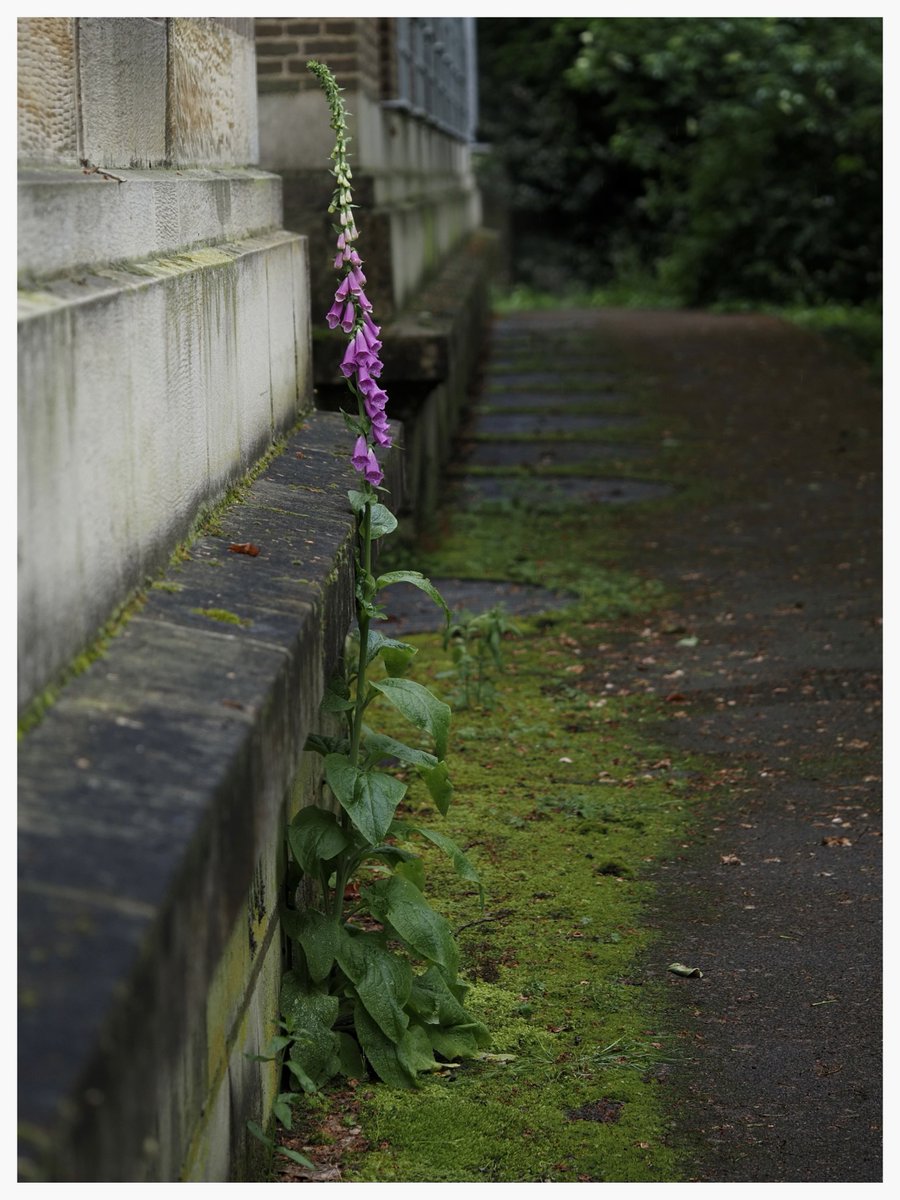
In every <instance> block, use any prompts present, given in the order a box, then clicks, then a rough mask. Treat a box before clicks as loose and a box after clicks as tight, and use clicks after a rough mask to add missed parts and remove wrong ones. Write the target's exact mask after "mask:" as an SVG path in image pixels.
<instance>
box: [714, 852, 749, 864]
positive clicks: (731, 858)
mask: <svg viewBox="0 0 900 1200" xmlns="http://www.w3.org/2000/svg"><path fill="white" fill-rule="evenodd" d="M719 862H723V863H727V864H728V865H729V866H737V867H742V866H743V865H744V863H743V860H742V859H740V858H738V856H737V855H736V854H723V855H722V856H721V857H720V858H719Z"/></svg>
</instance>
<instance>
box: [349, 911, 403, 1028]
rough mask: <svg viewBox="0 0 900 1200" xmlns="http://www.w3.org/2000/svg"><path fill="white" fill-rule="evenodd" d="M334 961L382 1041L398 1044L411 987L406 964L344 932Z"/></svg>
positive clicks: (367, 938) (376, 945)
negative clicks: (338, 965)
mask: <svg viewBox="0 0 900 1200" xmlns="http://www.w3.org/2000/svg"><path fill="white" fill-rule="evenodd" d="M337 960H338V963H339V964H340V967H341V970H342V971H343V972H344V974H345V975H346V976H347V978H348V979H349V980H350V981H351V983H352V984H353V986H354V987H355V988H356V993H357V995H358V996H359V998H360V1001H361V1002H362V1004H363V1005H364V1006H365V1008H366V1011H367V1012H368V1013H369V1015H370V1016H371V1017H372V1019H373V1021H375V1022H376V1024H377V1025H378V1027H379V1028H380V1029H381V1030H382V1032H383V1033H384V1035H385V1037H387V1038H389V1039H390V1040H391V1041H392V1042H399V1040H400V1038H402V1037H403V1034H404V1032H405V1030H406V1027H407V1025H408V1024H409V1017H408V1015H407V1014H406V1012H404V1006H405V1004H406V1001H407V1000H408V999H409V992H410V988H411V987H412V969H411V967H410V965H409V963H407V962H406V961H405V960H404V959H402V958H399V957H398V956H397V955H396V954H391V952H390V951H389V950H385V948H384V947H383V946H381V945H379V943H378V942H377V941H376V940H375V939H374V938H373V937H371V936H370V935H367V934H364V933H363V934H355V935H352V934H350V933H348V932H346V931H345V934H344V936H343V937H342V939H341V943H340V945H339V947H338V953H337Z"/></svg>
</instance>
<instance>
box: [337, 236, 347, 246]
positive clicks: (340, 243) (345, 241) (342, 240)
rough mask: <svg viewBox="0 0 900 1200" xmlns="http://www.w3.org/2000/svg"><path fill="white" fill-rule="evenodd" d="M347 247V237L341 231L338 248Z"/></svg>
mask: <svg viewBox="0 0 900 1200" xmlns="http://www.w3.org/2000/svg"><path fill="white" fill-rule="evenodd" d="M346 247H347V239H346V238H345V237H344V235H343V233H339V234H338V240H337V248H338V250H344V249H346Z"/></svg>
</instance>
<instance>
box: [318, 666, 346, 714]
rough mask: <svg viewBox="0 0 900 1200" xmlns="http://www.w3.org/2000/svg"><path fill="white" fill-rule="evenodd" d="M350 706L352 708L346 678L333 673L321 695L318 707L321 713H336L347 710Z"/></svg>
mask: <svg viewBox="0 0 900 1200" xmlns="http://www.w3.org/2000/svg"><path fill="white" fill-rule="evenodd" d="M351 708H353V701H352V700H351V699H350V688H349V686H348V684H347V680H346V679H345V678H344V677H343V675H334V676H333V677H332V678H331V679H330V680H329V682H328V686H327V687H326V688H325V695H324V696H323V697H322V702H321V704H320V705H319V709H320V710H321V711H322V712H323V713H337V712H349V710H350V709H351Z"/></svg>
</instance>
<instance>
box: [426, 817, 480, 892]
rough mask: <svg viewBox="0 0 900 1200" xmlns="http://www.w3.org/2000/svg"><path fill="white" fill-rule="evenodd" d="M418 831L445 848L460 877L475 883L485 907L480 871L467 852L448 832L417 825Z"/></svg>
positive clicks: (442, 848)
mask: <svg viewBox="0 0 900 1200" xmlns="http://www.w3.org/2000/svg"><path fill="white" fill-rule="evenodd" d="M416 832H417V833H420V834H421V835H422V837H425V838H428V840H429V841H430V842H434V844H435V846H437V847H438V848H439V849H440V850H443V852H444V853H445V854H446V855H447V857H448V858H449V859H450V861H451V863H452V864H453V869H454V871H456V874H457V875H458V876H459V877H460V879H465V880H466V881H467V882H468V883H474V884H475V886H476V887H477V888H478V894H479V897H480V898H481V907H482V908H484V888H483V887H482V884H481V880H480V878H479V877H478V872H477V871H476V870H475V868H474V867H473V866H472V864H471V863H470V862H469V860H468V859H467V858H466V856H465V854H463V852H462V850H460V848H459V846H457V844H456V842H454V841H451V839H450V838H448V837H447V836H446V834H443V833H438V832H437V831H436V830H433V829H422V828H420V827H419V826H416Z"/></svg>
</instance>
